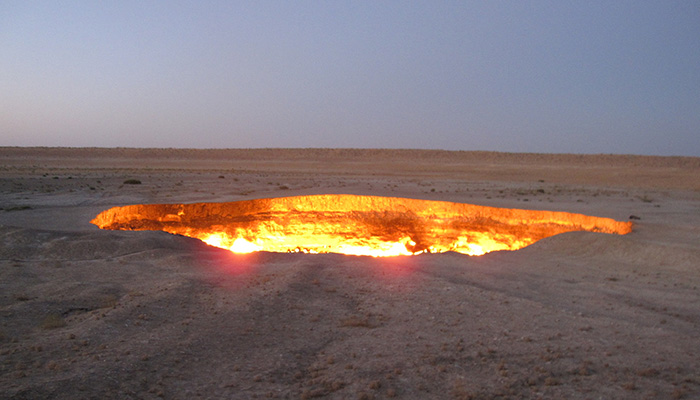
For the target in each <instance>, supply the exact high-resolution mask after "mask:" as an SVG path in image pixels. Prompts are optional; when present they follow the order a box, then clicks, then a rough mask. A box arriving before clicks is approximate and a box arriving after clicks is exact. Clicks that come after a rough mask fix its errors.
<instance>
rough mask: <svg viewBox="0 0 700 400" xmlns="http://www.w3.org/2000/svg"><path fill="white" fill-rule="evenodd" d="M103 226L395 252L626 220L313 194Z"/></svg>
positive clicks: (470, 248)
mask: <svg viewBox="0 0 700 400" xmlns="http://www.w3.org/2000/svg"><path fill="white" fill-rule="evenodd" d="M91 222H92V223H93V224H95V225H97V226H98V227H100V228H102V229H113V230H154V231H155V230H159V231H165V232H169V233H173V234H178V235H183V236H189V237H193V238H197V239H200V240H202V241H204V242H206V243H208V244H210V245H212V246H216V247H221V248H224V249H228V250H231V251H233V252H236V253H250V252H254V251H272V252H303V253H341V254H349V255H363V256H375V257H377V256H400V255H415V254H421V253H441V252H446V251H455V252H458V253H463V254H468V255H473V256H474V255H481V254H485V253H488V252H491V251H499V250H517V249H520V248H523V247H525V246H528V245H530V244H532V243H534V242H536V241H538V240H540V239H543V238H546V237H549V236H553V235H557V234H559V233H564V232H570V231H589V232H604V233H616V234H621V235H624V234H626V233H629V232H630V231H631V230H632V224H631V223H630V222H619V221H615V220H613V219H610V218H598V217H592V216H587V215H582V214H572V213H566V212H555V211H531V210H518V209H509V208H494V207H483V206H476V205H471V204H461V203H449V202H444V201H428V200H415V199H404V198H396V197H376V196H354V195H316V196H297V197H281V198H272V199H258V200H246V201H237V202H231V203H195V204H138V205H130V206H123V207H114V208H110V209H109V210H106V211H103V212H102V213H100V214H99V215H98V216H97V217H95V219H93V220H92V221H91Z"/></svg>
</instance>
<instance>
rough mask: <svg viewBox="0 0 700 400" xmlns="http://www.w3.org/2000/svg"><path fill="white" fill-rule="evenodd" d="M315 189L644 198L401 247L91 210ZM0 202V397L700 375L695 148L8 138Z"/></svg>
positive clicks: (537, 394) (539, 392) (506, 198)
mask: <svg viewBox="0 0 700 400" xmlns="http://www.w3.org/2000/svg"><path fill="white" fill-rule="evenodd" d="M127 179H138V180H140V181H141V182H142V184H140V185H125V184H124V181H125V180H127ZM319 193H348V194H369V195H385V196H398V197H411V198H421V199H430V200H446V201H456V202H463V203H472V204H480V205H487V206H497V207H513V208H527V209H542V210H545V209H546V210H557V211H569V212H577V213H583V214H589V215H596V216H603V217H611V218H615V219H618V220H628V218H629V217H630V216H631V215H634V216H636V217H639V218H640V219H638V220H635V224H636V225H635V229H634V231H633V232H632V233H631V234H629V235H625V236H616V235H606V234H595V233H583V232H575V233H567V234H563V235H558V236H555V237H552V238H548V239H545V240H542V241H540V242H538V243H536V244H534V245H532V246H530V247H527V248H525V249H522V250H519V251H515V252H498V253H490V254H487V255H484V256H481V257H469V256H464V255H460V254H453V253H447V254H432V255H421V256H416V257H400V258H388V259H378V258H377V259H375V258H371V257H350V256H341V255H334V254H325V255H304V254H274V253H255V254H249V255H233V254H231V253H229V252H227V251H225V250H220V249H216V248H212V247H209V246H207V245H205V244H203V243H201V242H199V241H197V240H194V239H189V238H184V237H179V236H173V235H169V234H166V233H163V232H123V231H101V230H99V229H97V228H96V227H94V226H93V225H90V224H89V221H90V219H91V218H93V217H94V216H95V215H97V214H98V213H99V212H100V211H102V210H105V209H107V208H109V207H112V206H117V205H125V204H139V203H182V202H201V201H236V200H243V199H252V198H264V197H274V196H292V195H300V194H319ZM0 208H1V209H0V398H17V399H23V398H32V399H35V398H53V399H82V398H95V399H97V398H121V399H129V398H133V399H148V398H172V399H193V398H231V399H249V398H292V399H297V398H340V399H354V398H357V399H372V398H376V399H381V398H407V399H431V398H434V399H442V398H456V399H491V398H503V399H506V398H552V399H553V398H571V399H599V398H616V399H643V398H678V399H686V398H687V399H694V398H700V334H699V333H698V332H700V289H699V287H700V159H699V158H688V157H684V158H683V157H640V156H615V155H595V156H594V155H591V156H583V155H542V154H502V153H487V152H444V151H417V150H405V151H398V150H396V151H390V150H316V149H308V150H279V149H278V150H275V149H267V150H143V149H111V150H106V149H49V148H40V149H38V148H32V149H26V148H0Z"/></svg>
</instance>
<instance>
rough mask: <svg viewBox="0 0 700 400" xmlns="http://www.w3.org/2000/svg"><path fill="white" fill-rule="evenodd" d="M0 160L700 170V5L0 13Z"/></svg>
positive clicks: (111, 5)
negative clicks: (10, 155)
mask: <svg viewBox="0 0 700 400" xmlns="http://www.w3.org/2000/svg"><path fill="white" fill-rule="evenodd" d="M0 145H5V146H7V145H11V146H100V147H113V146H125V147H198V148H223V147H361V148H430V149H448V150H495V151H509V152H549V153H552V152H557V153H626V154H630V153H632V154H658V155H692V156H700V2H698V1H671V0H664V1H643V0H634V1H620V0H615V1H613V0H610V1H591V0H585V1H563V0H557V1H454V2H453V1H444V2H438V1H352V2H350V1H347V2H345V1H250V2H234V1H191V2H190V1H158V2H156V1H107V2H102V1H99V2H98V1H45V2H44V1H3V2H0Z"/></svg>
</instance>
